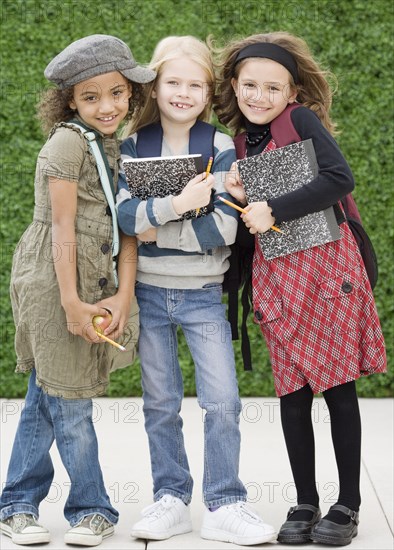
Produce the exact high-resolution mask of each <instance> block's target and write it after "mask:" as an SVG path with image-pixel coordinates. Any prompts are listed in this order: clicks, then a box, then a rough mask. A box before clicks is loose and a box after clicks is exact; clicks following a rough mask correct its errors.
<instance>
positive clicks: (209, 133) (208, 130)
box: [189, 120, 216, 166]
mask: <svg viewBox="0 0 394 550" xmlns="http://www.w3.org/2000/svg"><path fill="white" fill-rule="evenodd" d="M215 132H216V128H215V127H214V126H212V124H208V123H207V122H203V121H202V120H197V122H196V123H195V125H194V126H193V127H192V128H191V130H190V139H189V153H190V154H191V155H196V154H198V153H199V154H201V155H202V161H203V166H206V165H207V164H208V160H209V157H214V154H213V152H214V146H213V143H214V139H215Z"/></svg>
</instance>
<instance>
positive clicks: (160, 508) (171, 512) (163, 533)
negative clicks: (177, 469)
mask: <svg viewBox="0 0 394 550" xmlns="http://www.w3.org/2000/svg"><path fill="white" fill-rule="evenodd" d="M141 514H142V516H143V518H142V519H141V520H140V521H138V522H137V523H136V524H135V525H134V526H133V528H132V531H131V536H132V537H135V538H138V539H152V540H164V539H169V538H170V537H173V536H174V535H182V534H183V533H190V531H191V530H192V522H191V519H190V510H189V507H188V506H186V504H184V503H183V502H182V501H181V499H180V498H177V497H173V496H172V495H164V496H162V497H161V499H160V500H158V501H157V502H155V503H154V504H151V505H150V506H147V507H146V508H144V509H143V510H142V512H141Z"/></svg>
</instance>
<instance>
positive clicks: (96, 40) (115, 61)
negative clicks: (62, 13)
mask: <svg viewBox="0 0 394 550" xmlns="http://www.w3.org/2000/svg"><path fill="white" fill-rule="evenodd" d="M113 71H118V72H119V73H121V74H122V75H123V76H125V77H126V78H128V79H129V80H131V81H132V82H139V83H141V84H145V83H147V82H151V81H152V80H154V79H155V77H156V73H155V72H154V71H152V70H151V69H146V68H144V67H140V66H138V65H137V63H136V61H135V60H134V57H133V54H132V53H131V51H130V48H129V47H128V46H127V44H125V43H124V42H123V41H122V40H120V39H119V38H116V37H115V36H109V35H107V34H92V35H91V36H86V37H85V38H81V39H80V40H76V41H75V42H73V43H72V44H70V45H69V46H67V48H65V49H64V50H63V51H62V52H60V53H59V54H58V55H57V56H56V57H54V58H53V59H52V61H51V62H50V63H49V65H48V66H47V68H46V69H45V71H44V75H45V77H46V78H47V79H48V80H51V81H52V82H55V83H56V84H57V85H58V86H59V88H61V89H62V90H64V89H65V88H69V87H70V86H73V85H74V84H78V82H82V81H83V80H88V79H89V78H92V77H94V76H98V75H101V74H105V73H111V72H113Z"/></svg>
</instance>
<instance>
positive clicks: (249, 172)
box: [237, 139, 341, 260]
mask: <svg viewBox="0 0 394 550" xmlns="http://www.w3.org/2000/svg"><path fill="white" fill-rule="evenodd" d="M237 166H238V170H239V173H240V177H241V180H242V183H243V185H244V188H245V194H246V198H247V201H248V203H251V202H258V201H265V200H268V199H272V198H275V197H279V196H280V195H284V194H286V193H289V192H291V191H295V190H296V189H298V188H299V187H302V186H303V185H305V184H306V183H309V182H310V181H312V180H313V179H314V178H315V177H316V176H317V174H318V164H317V160H316V154H315V149H314V147H313V143H312V140H311V139H308V140H305V141H300V142H298V143H292V144H291V145H287V146H285V147H280V148H279V149H274V150H273V151H270V152H268V153H263V154H262V155H255V156H253V157H248V158H245V159H242V160H238V161H237ZM278 227H279V228H280V229H281V230H282V231H283V233H278V232H276V231H266V232H265V233H260V234H259V235H258V239H259V244H260V247H261V250H262V252H263V255H264V258H265V259H266V260H272V259H273V258H278V257H279V256H286V255H287V254H291V253H292V252H298V251H300V250H306V249H308V248H312V247H313V246H318V245H321V244H325V243H328V242H331V241H336V240H338V239H340V237H341V235H340V231H339V227H338V223H337V220H336V217H335V212H334V209H333V207H332V206H331V207H329V208H327V209H326V210H322V211H321V212H314V213H313V214H307V215H306V216H303V217H302V218H298V219H296V220H292V221H289V222H282V223H281V224H279V225H278Z"/></svg>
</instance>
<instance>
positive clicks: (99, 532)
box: [64, 514, 114, 546]
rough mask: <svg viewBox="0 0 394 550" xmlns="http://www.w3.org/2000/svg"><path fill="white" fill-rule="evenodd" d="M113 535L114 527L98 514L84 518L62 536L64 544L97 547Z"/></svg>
mask: <svg viewBox="0 0 394 550" xmlns="http://www.w3.org/2000/svg"><path fill="white" fill-rule="evenodd" d="M113 534H114V526H113V524H112V523H110V522H109V521H107V520H106V519H105V517H103V516H102V515H100V514H92V515H90V516H85V517H84V518H82V519H81V521H80V522H79V523H78V524H77V525H75V526H74V527H71V529H69V530H68V531H67V533H66V534H65V535H64V542H65V543H66V544H79V545H81V546H98V545H99V544H101V543H102V542H103V539H105V538H106V537H110V536H111V535H113Z"/></svg>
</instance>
